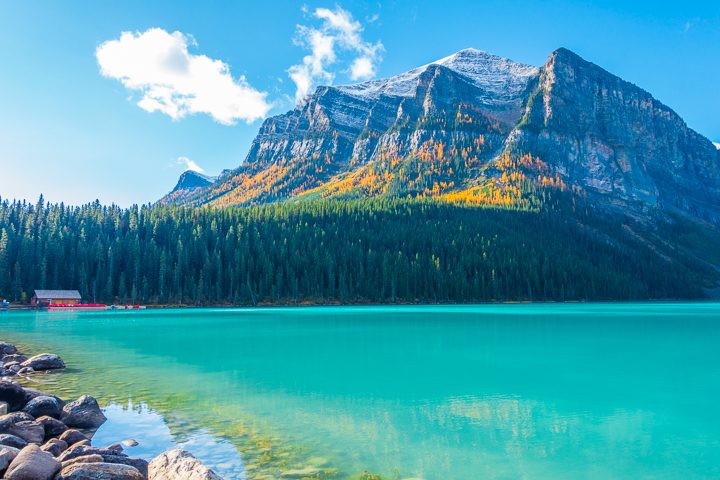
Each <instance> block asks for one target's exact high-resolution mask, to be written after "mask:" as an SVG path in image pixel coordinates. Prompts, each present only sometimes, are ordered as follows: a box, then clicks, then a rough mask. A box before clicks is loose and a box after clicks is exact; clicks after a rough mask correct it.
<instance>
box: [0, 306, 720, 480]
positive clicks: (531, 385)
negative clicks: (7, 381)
mask: <svg viewBox="0 0 720 480" xmlns="http://www.w3.org/2000/svg"><path fill="white" fill-rule="evenodd" d="M0 340H5V341H9V342H14V343H16V344H18V345H19V346H21V347H22V349H24V350H25V351H28V352H30V353H40V352H42V351H49V352H54V353H58V354H60V355H61V356H62V357H63V358H64V359H65V361H66V363H67V364H68V367H69V368H68V369H67V370H66V371H64V372H62V373H57V374H52V375H41V376H36V377H33V378H31V379H30V380H29V381H28V382H30V383H37V385H36V386H37V387H38V388H42V389H45V390H48V391H52V392H55V393H60V394H62V395H63V396H65V397H70V396H76V395H79V394H81V393H89V394H92V395H94V396H96V397H97V398H98V399H99V400H100V402H101V404H103V405H107V406H108V408H107V412H108V417H109V419H110V420H109V421H108V422H107V423H106V424H105V425H104V426H103V427H101V429H100V430H99V431H98V433H97V435H96V437H95V439H94V443H95V444H96V445H97V444H102V443H108V444H109V443H113V442H116V441H120V440H123V439H125V438H128V437H132V438H135V439H137V440H138V441H139V442H140V445H139V446H138V447H135V448H133V449H131V450H130V452H129V453H130V454H131V455H139V456H144V457H146V458H150V457H151V456H153V455H155V454H157V453H159V452H160V451H162V450H164V449H166V448H169V447H171V446H173V445H181V446H183V447H184V448H187V449H189V450H190V451H192V452H193V453H196V454H197V455H198V456H199V457H201V458H202V459H203V460H204V461H205V462H207V463H208V464H210V465H211V466H213V467H214V468H216V469H217V470H218V471H219V472H221V473H223V474H224V475H225V476H226V478H247V479H258V480H261V479H266V480H269V479H272V478H278V479H279V478H291V477H292V476H293V475H295V477H292V478H301V477H302V476H303V475H305V476H308V477H310V478H338V479H345V478H348V479H354V478H363V472H369V473H372V474H378V475H381V476H382V479H383V480H386V479H392V480H398V479H424V480H436V479H453V480H454V479H458V480H468V479H518V478H526V479H579V478H583V479H588V478H597V479H642V478H647V479H650V478H652V479H674V478H679V479H689V478H692V479H703V478H708V479H710V478H720V407H719V405H720V403H719V402H720V304H718V303H668V304H659V303H653V304H539V305H537V304H518V305H479V306H407V307H406V306H399V307H394V306H393V307H302V308H258V309H183V310H180V309H177V310H144V311H134V312H102V313H90V312H88V313H82V314H71V313H48V312H6V313H3V314H0ZM298 471H299V472H298ZM303 472H304V473H303ZM282 475H285V477H282ZM364 478H373V477H371V476H368V475H365V477H364Z"/></svg>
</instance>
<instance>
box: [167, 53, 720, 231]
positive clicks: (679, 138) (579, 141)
mask: <svg viewBox="0 0 720 480" xmlns="http://www.w3.org/2000/svg"><path fill="white" fill-rule="evenodd" d="M176 188H177V187H176ZM545 190H564V191H570V192H573V193H574V194H577V195H580V196H582V197H583V198H587V199H588V201H589V203H590V204H591V205H592V206H593V207H597V208H598V209H601V210H605V211H613V212H622V213H623V214H630V215H633V216H636V217H643V216H645V215H648V214H654V213H656V212H662V213H674V212H680V213H681V214H684V215H690V216H694V217H699V218H701V219H704V220H708V221H711V222H713V223H720V207H718V205H720V151H719V150H718V149H717V148H716V147H715V146H714V145H713V143H712V142H710V140H708V139H706V138H704V137H703V136H702V135H700V134H698V133H697V132H695V131H693V130H692V129H690V128H689V127H688V126H687V125H686V124H685V123H684V122H683V120H682V119H681V118H680V117H679V116H678V115H677V114H676V113H675V112H673V111H672V110H671V109H670V108H668V107H667V106H665V105H663V104H662V103H661V102H659V101H658V100H656V99H654V98H653V97H652V96H651V95H650V94H649V93H648V92H646V91H644V90H642V89H640V88H639V87H637V86H635V85H633V84H631V83H629V82H626V81H624V80H622V79H620V78H619V77H616V76H614V75H612V74H611V73H609V72H607V71H605V70H603V69H602V68H600V67H598V66H597V65H594V64H593V63H590V62H587V61H585V60H583V59H582V58H580V57H579V56H577V55H576V54H574V53H572V52H570V51H569V50H566V49H559V50H557V51H555V52H553V53H552V54H551V55H550V57H549V58H548V60H547V62H546V63H545V65H543V66H542V67H540V68H537V67H533V66H529V65H523V64H520V63H516V62H513V61H511V60H508V59H504V58H501V57H498V56H495V55H491V54H488V53H485V52H482V51H479V50H474V49H466V50H462V51H460V52H457V53H455V54H453V55H451V56H449V57H446V58H443V59H441V60H438V61H436V62H432V63H430V64H427V65H424V66H422V67H419V68H416V69H413V70H410V71H408V72H405V73H403V74H400V75H396V76H394V77H390V78H386V79H381V80H374V81H369V82H364V83H360V84H356V85H345V86H324V87H319V88H318V89H317V90H316V91H315V93H314V94H313V95H311V96H310V97H308V98H307V99H306V100H305V101H303V102H302V103H301V104H299V105H298V106H297V107H296V108H295V109H293V110H291V111H290V112H287V113H285V114H283V115H278V116H276V117H272V118H268V119H267V120H265V122H264V123H263V124H262V126H261V127H260V131H259V133H258V135H257V137H256V138H255V140H254V141H253V143H252V145H251V147H250V151H249V153H248V155H247V158H246V159H245V161H244V162H243V163H242V165H241V166H240V167H238V168H236V169H234V170H231V171H227V172H225V173H224V174H223V175H221V176H220V177H219V178H218V179H217V180H216V181H214V182H213V183H212V184H209V185H200V186H197V187H193V188H192V189H185V190H182V191H183V192H184V193H183V194H182V195H174V196H173V193H171V194H170V195H169V196H168V197H165V198H164V199H163V202H166V203H168V202H174V203H181V204H192V205H200V204H210V205H215V206H229V205H244V204H258V203H266V202H273V201H281V200H286V199H289V198H293V199H297V200H302V199H313V198H358V197H359V198H364V197H378V196H391V197H407V196H411V197H427V196H432V197H439V198H444V199H446V200H449V201H453V202H465V203H473V204H489V205H514V206H520V207H522V208H525V207H530V208H532V207H533V206H535V205H537V203H538V202H539V201H540V200H539V199H541V198H544V196H543V195H544V194H543V191H545Z"/></svg>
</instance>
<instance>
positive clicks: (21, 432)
mask: <svg viewBox="0 0 720 480" xmlns="http://www.w3.org/2000/svg"><path fill="white" fill-rule="evenodd" d="M3 433H9V434H11V435H15V436H16V437H20V438H22V439H23V440H25V441H26V442H28V443H38V444H39V443H42V442H43V440H44V439H45V429H44V428H43V426H42V425H40V424H39V423H37V422H36V421H29V420H23V421H21V422H17V423H15V424H13V425H12V426H10V427H9V428H8V429H7V430H6V431H5V432H3Z"/></svg>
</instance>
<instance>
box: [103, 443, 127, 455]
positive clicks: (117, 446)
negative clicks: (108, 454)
mask: <svg viewBox="0 0 720 480" xmlns="http://www.w3.org/2000/svg"><path fill="white" fill-rule="evenodd" d="M105 448H106V449H107V450H110V451H113V452H116V453H122V452H123V450H125V449H124V448H123V446H122V445H121V444H119V443H113V444H112V445H108V446H107V447H105Z"/></svg>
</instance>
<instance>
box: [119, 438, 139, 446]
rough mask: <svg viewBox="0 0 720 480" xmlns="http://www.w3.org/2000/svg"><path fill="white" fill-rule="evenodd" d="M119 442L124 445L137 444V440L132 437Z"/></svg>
mask: <svg viewBox="0 0 720 480" xmlns="http://www.w3.org/2000/svg"><path fill="white" fill-rule="evenodd" d="M120 443H121V444H122V445H123V446H125V447H137V446H138V445H139V443H138V441H137V440H135V439H134V438H128V439H127V440H123V441H122V442H120Z"/></svg>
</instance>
